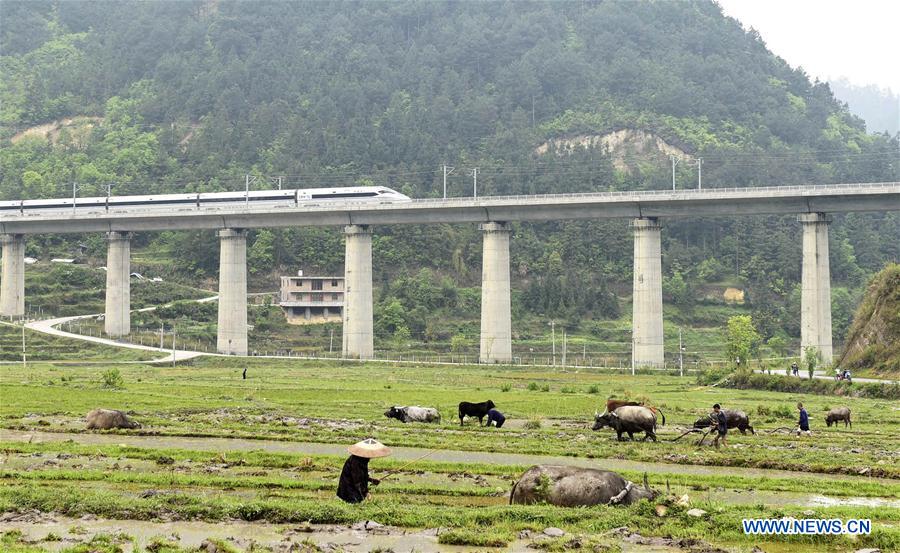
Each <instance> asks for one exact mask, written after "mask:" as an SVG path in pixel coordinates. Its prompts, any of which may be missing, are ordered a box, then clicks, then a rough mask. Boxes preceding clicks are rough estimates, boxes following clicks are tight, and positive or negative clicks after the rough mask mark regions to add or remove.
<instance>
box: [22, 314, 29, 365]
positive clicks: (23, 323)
mask: <svg viewBox="0 0 900 553" xmlns="http://www.w3.org/2000/svg"><path fill="white" fill-rule="evenodd" d="M27 367H28V361H27V360H26V359H25V321H22V368H27Z"/></svg>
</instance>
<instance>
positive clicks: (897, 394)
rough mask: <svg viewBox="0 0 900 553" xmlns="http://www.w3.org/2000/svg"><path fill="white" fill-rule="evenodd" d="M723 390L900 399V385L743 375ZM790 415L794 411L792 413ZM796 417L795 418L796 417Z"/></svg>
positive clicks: (730, 380) (733, 377) (734, 378)
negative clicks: (734, 389) (735, 389)
mask: <svg viewBox="0 0 900 553" xmlns="http://www.w3.org/2000/svg"><path fill="white" fill-rule="evenodd" d="M723 386H725V387H727V388H737V389H740V390H770V391H776V392H788V393H805V394H819V395H833V396H851V395H852V396H853V397H864V398H871V399H887V400H898V399H900V384H874V383H871V384H870V383H857V384H852V385H851V384H848V383H847V382H846V381H841V382H836V381H834V380H832V379H825V378H816V379H813V380H809V379H805V378H792V377H789V376H784V375H771V376H769V375H765V374H758V373H751V372H746V371H745V372H739V373H735V374H734V375H732V377H731V378H729V379H728V380H727V381H726V382H725V383H724V384H723ZM788 410H789V411H790V409H788ZM792 416H793V415H792Z"/></svg>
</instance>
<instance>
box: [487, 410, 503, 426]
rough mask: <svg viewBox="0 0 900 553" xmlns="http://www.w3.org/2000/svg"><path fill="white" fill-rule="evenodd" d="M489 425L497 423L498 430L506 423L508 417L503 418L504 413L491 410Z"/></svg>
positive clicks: (488, 417) (488, 413)
mask: <svg viewBox="0 0 900 553" xmlns="http://www.w3.org/2000/svg"><path fill="white" fill-rule="evenodd" d="M487 419H488V420H487V425H488V426H490V425H491V423H492V422H493V423H495V424H496V426H497V428H500V427H501V426H503V423H504V422H506V417H504V416H503V413H501V412H500V411H498V410H496V409H491V410H489V411H488V412H487Z"/></svg>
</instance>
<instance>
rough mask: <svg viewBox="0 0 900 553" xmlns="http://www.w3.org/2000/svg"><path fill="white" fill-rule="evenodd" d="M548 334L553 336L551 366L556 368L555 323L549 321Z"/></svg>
mask: <svg viewBox="0 0 900 553" xmlns="http://www.w3.org/2000/svg"><path fill="white" fill-rule="evenodd" d="M550 333H551V335H552V336H553V338H552V343H553V366H554V367H555V366H556V321H550Z"/></svg>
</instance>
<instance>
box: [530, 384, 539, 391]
mask: <svg viewBox="0 0 900 553" xmlns="http://www.w3.org/2000/svg"><path fill="white" fill-rule="evenodd" d="M539 389H540V386H538V383H537V382H529V383H528V391H529V392H536V391H538V390H539Z"/></svg>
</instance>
